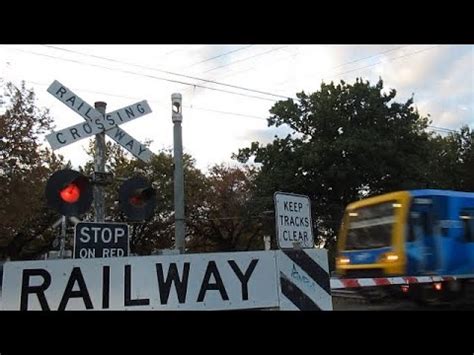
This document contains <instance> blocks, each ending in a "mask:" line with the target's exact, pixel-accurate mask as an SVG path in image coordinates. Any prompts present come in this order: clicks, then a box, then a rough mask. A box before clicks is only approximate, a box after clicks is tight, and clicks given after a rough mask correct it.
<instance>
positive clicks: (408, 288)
mask: <svg viewBox="0 0 474 355" xmlns="http://www.w3.org/2000/svg"><path fill="white" fill-rule="evenodd" d="M401 289H402V292H403V293H407V292H408V291H409V290H410V286H408V285H401Z"/></svg>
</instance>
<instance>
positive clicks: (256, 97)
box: [7, 47, 277, 102]
mask: <svg viewBox="0 0 474 355" xmlns="http://www.w3.org/2000/svg"><path fill="white" fill-rule="evenodd" d="M7 48H8V47H7ZM8 49H13V50H16V51H20V52H25V53H30V54H33V55H38V56H43V57H47V58H52V59H56V60H62V61H66V62H72V63H77V64H81V65H87V66H92V67H97V68H102V69H107V70H111V71H118V72H122V73H126V74H131V75H137V76H143V77H148V78H152V79H156V80H162V81H168V82H172V83H177V84H181V85H188V86H195V87H199V88H203V89H208V90H213V91H219V92H224V93H227V94H232V95H239V96H245V97H249V98H252V99H257V100H264V101H271V102H275V101H277V100H272V99H269V98H266V97H261V96H255V95H248V94H244V93H240V92H235V91H228V90H224V89H219V88H213V87H208V86H204V85H200V84H194V83H189V82H185V81H181V80H174V79H168V78H163V77H158V76H155V75H150V74H143V73H137V72H133V71H130V70H123V69H118V68H111V67H107V66H104V65H99V64H92V63H86V62H82V61H80V60H74V59H69V58H62V57H57V56H52V55H48V54H44V53H38V52H33V51H28V50H25V49H20V48H8Z"/></svg>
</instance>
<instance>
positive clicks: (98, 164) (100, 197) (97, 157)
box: [94, 101, 107, 222]
mask: <svg viewBox="0 0 474 355" xmlns="http://www.w3.org/2000/svg"><path fill="white" fill-rule="evenodd" d="M94 107H95V109H96V110H97V111H99V112H100V113H101V114H102V115H104V116H105V108H106V107H107V103H105V102H102V101H98V102H95V103H94ZM96 173H99V174H101V173H105V133H104V132H102V133H99V134H96V135H95V154H94V179H96V176H95V175H96ZM94 212H95V222H103V221H104V219H105V198H104V186H103V185H101V184H100V185H97V184H95V185H94Z"/></svg>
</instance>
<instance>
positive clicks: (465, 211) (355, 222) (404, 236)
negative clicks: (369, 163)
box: [335, 189, 474, 301]
mask: <svg viewBox="0 0 474 355" xmlns="http://www.w3.org/2000/svg"><path fill="white" fill-rule="evenodd" d="M335 274H336V276H337V277H339V278H345V279H347V278H349V279H350V278H382V277H412V276H417V277H418V276H442V277H444V278H443V279H446V280H449V281H445V282H437V283H432V284H429V283H423V284H414V285H401V286H400V287H397V291H398V290H400V291H401V294H406V295H407V296H411V297H413V299H416V300H417V301H426V300H429V301H439V300H442V299H444V300H448V301H451V300H453V299H466V298H473V297H471V295H474V292H473V290H474V193H472V192H461V191H451V190H436V189H420V190H406V191H397V192H391V193H386V194H382V195H378V196H373V197H369V198H364V199H361V200H359V201H356V202H353V203H350V204H349V205H348V206H347V207H346V209H345V211H344V216H343V220H342V223H341V227H340V230H339V235H338V241H337V252H336V272H335ZM410 286H411V287H410ZM379 289H380V288H379ZM386 289H387V288H385V289H384V290H386ZM392 293H393V287H392ZM398 294H399V293H398V292H397V295H398ZM473 299H474V298H473Z"/></svg>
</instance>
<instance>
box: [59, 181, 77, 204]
mask: <svg viewBox="0 0 474 355" xmlns="http://www.w3.org/2000/svg"><path fill="white" fill-rule="evenodd" d="M59 194H60V195H61V198H62V200H63V201H64V202H67V203H74V202H76V201H77V200H79V197H80V196H81V190H80V189H79V187H78V186H77V185H76V184H74V183H71V184H69V185H67V186H66V187H65V188H63V189H62V190H60V191H59Z"/></svg>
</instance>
